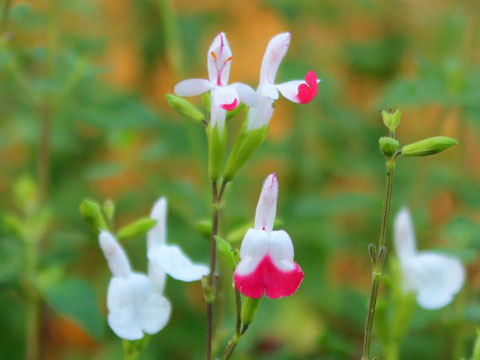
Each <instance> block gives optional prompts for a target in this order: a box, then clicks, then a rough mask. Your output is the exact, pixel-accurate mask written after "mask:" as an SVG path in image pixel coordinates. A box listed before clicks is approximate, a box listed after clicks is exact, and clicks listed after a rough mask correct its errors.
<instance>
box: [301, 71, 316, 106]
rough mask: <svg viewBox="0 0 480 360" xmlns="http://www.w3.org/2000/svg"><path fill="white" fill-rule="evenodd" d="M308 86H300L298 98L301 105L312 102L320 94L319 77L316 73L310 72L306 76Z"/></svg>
mask: <svg viewBox="0 0 480 360" xmlns="http://www.w3.org/2000/svg"><path fill="white" fill-rule="evenodd" d="M305 82H306V84H300V85H299V86H298V94H297V98H298V101H299V102H300V103H301V104H308V103H309V102H310V101H312V100H313V99H314V98H315V96H316V95H317V92H318V83H317V75H316V74H315V72H314V71H309V72H308V73H307V74H306V75H305Z"/></svg>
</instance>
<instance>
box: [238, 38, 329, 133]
mask: <svg viewBox="0 0 480 360" xmlns="http://www.w3.org/2000/svg"><path fill="white" fill-rule="evenodd" d="M289 46H290V33H288V32H286V33H282V34H278V35H276V36H274V37H273V38H272V39H271V40H270V42H269V43H268V46H267V49H266V51H265V55H264V56H263V61H262V67H261V70H260V83H259V85H258V88H257V93H258V95H259V102H258V105H257V106H255V107H253V108H251V109H250V111H249V114H248V124H247V130H254V129H257V128H260V127H262V126H265V125H268V123H269V121H270V119H271V117H272V114H273V103H274V101H275V100H277V99H278V97H279V93H280V94H282V95H283V96H284V97H286V98H287V99H288V100H290V101H293V102H295V103H299V104H308V103H309V102H310V101H312V100H313V99H314V98H315V96H316V95H317V92H318V83H319V82H320V80H318V79H317V75H316V74H315V72H313V71H309V72H308V73H307V74H306V75H305V80H293V81H288V82H285V83H282V84H275V77H276V75H277V71H278V68H279V66H280V63H281V62H282V60H283V58H284V56H285V54H286V53H287V51H288V47H289Z"/></svg>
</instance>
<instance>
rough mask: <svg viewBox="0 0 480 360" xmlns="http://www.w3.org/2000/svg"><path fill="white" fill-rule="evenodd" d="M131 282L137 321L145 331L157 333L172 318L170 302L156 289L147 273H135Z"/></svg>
mask: <svg viewBox="0 0 480 360" xmlns="http://www.w3.org/2000/svg"><path fill="white" fill-rule="evenodd" d="M131 282H132V292H133V299H134V306H135V314H136V316H137V321H138V323H139V324H140V327H141V328H142V330H143V331H144V332H146V333H147V334H155V333H157V332H158V331H160V330H161V329H163V328H164V327H165V325H167V323H168V320H169V319H170V312H171V305H170V302H169V301H168V300H167V299H166V298H165V297H163V296H162V295H161V294H159V293H157V292H156V291H155V289H154V288H153V286H152V283H151V282H150V280H149V279H148V278H147V277H146V276H145V275H143V274H133V277H132V279H131Z"/></svg>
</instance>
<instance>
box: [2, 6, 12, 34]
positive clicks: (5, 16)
mask: <svg viewBox="0 0 480 360" xmlns="http://www.w3.org/2000/svg"><path fill="white" fill-rule="evenodd" d="M11 3H12V2H11V0H4V2H3V6H2V17H1V19H0V32H2V33H3V32H4V31H5V30H6V27H7V21H8V12H9V11H10V5H11Z"/></svg>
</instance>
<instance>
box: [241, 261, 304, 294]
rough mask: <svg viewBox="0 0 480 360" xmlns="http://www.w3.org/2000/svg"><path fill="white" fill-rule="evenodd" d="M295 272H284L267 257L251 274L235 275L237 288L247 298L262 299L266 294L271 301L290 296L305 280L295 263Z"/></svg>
mask: <svg viewBox="0 0 480 360" xmlns="http://www.w3.org/2000/svg"><path fill="white" fill-rule="evenodd" d="M294 265H295V266H294V268H293V270H290V271H282V270H280V269H279V268H278V267H277V266H275V264H274V262H273V261H272V259H271V258H270V256H269V255H267V256H265V257H264V258H263V259H262V261H261V262H260V263H259V264H258V265H257V268H256V269H255V270H254V271H253V272H252V273H250V274H248V275H246V276H244V275H239V274H237V273H234V274H233V278H234V280H235V286H236V287H237V289H238V290H239V291H240V292H241V293H242V294H243V295H245V296H248V297H251V298H260V297H262V296H263V295H264V294H266V295H267V296H268V297H269V298H271V299H278V298H281V297H284V296H290V295H292V294H293V293H295V291H297V289H298V287H299V286H300V283H301V282H302V280H303V276H304V274H303V271H302V269H301V268H300V266H298V264H296V263H294Z"/></svg>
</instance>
